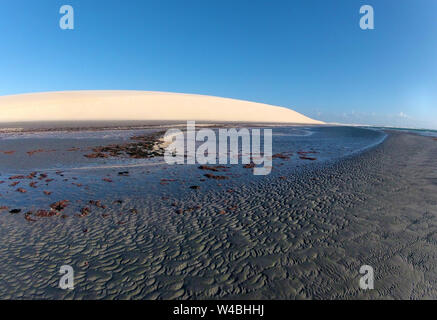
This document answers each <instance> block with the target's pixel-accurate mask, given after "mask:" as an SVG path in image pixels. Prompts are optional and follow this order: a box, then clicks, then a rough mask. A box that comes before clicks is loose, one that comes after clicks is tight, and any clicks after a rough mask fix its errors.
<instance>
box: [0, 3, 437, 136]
mask: <svg viewBox="0 0 437 320" xmlns="http://www.w3.org/2000/svg"><path fill="white" fill-rule="evenodd" d="M64 4H69V5H71V6H73V8H74V10H75V29H74V30H61V29H60V28H59V19H60V17H61V14H59V8H60V7H61V6H62V5H64ZM365 4H369V5H372V6H373V8H374V10H375V29H374V30H366V31H363V30H361V29H360V27H359V20H360V17H361V15H360V13H359V9H360V7H361V6H362V5H365ZM436 35H437V1H435V0H376V1H375V0H365V1H358V0H332V1H325V0H299V1H293V0H284V1H275V0H273V1H267V0H265V1H264V0H263V1H260V0H173V1H169V0H156V1H148V0H139V1H134V0H127V1H126V0H125V1H121V0H120V1H118V0H117V1H115V0H114V1H111V0H62V1H57V0H39V1H34V0H26V1H22V0H15V1H2V2H1V3H0V39H1V41H0V95H8V94H17V93H28V92H39V91H58V90H84V89H86V90H91V89H99V90H101V89H102V90H103V89H123V90H124V89H132V90H154V91H171V92H185V93H197V94H206V95H215V96H223V97H230V98H238V99H245V100H251V101H257V102H264V103H269V104H273V105H281V106H285V107H290V108H292V109H294V110H296V111H298V112H302V113H304V114H306V115H308V116H311V117H314V118H317V119H320V120H325V121H334V122H342V123H362V124H376V125H393V126H414V127H427V128H437V37H436Z"/></svg>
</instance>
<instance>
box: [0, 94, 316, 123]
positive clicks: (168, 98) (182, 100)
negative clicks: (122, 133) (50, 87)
mask: <svg viewBox="0 0 437 320" xmlns="http://www.w3.org/2000/svg"><path fill="white" fill-rule="evenodd" d="M76 120H77V121H85V120H183V121H185V120H198V121H200V120H204V121H247V122H279V123H299V124H322V123H323V122H321V121H316V120H313V119H310V118H308V117H306V116H304V115H302V114H300V113H297V112H295V111H293V110H290V109H287V108H283V107H276V106H271V105H267V104H261V103H255V102H249V101H242V100H235V99H227V98H219V97H211V96H203V95H193V94H180V93H165V92H148V91H65V92H46V93H32V94H21V95H11V96H1V97H0V122H20V121H76Z"/></svg>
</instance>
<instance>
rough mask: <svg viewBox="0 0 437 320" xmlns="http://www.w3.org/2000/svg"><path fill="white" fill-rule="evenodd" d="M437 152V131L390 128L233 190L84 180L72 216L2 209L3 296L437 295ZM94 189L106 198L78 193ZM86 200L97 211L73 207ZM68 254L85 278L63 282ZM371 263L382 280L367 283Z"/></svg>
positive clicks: (0, 275) (78, 275) (0, 280)
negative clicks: (108, 186)
mask: <svg viewBox="0 0 437 320" xmlns="http://www.w3.org/2000/svg"><path fill="white" fill-rule="evenodd" d="M436 156H437V141H434V140H432V139H430V138H428V137H420V136H415V135H411V134H400V133H391V134H390V136H389V138H388V139H387V140H386V141H385V142H384V143H383V144H381V145H379V146H378V147H376V148H374V149H372V150H369V151H367V152H365V153H362V154H360V155H357V156H353V157H350V158H348V159H346V160H342V161H339V162H335V163H333V164H330V165H327V166H317V165H314V166H308V167H307V168H305V169H302V172H301V173H299V174H295V173H293V174H291V173H289V174H287V172H281V176H279V175H277V174H276V175H274V174H273V175H271V176H268V177H265V178H264V179H258V180H254V181H252V182H251V183H244V184H238V183H236V184H232V190H231V191H230V190H229V188H228V186H226V187H221V188H219V187H214V188H203V186H202V189H200V190H191V189H189V188H188V187H187V186H185V188H184V190H185V191H184V192H180V193H178V194H177V195H175V193H174V192H173V191H172V190H173V189H171V188H173V187H172V183H171V182H170V183H169V184H168V185H166V184H164V185H159V186H155V188H156V190H155V191H154V192H151V193H133V194H132V196H130V197H126V196H125V197H123V199H120V200H122V203H114V200H117V199H116V198H115V196H116V194H117V193H116V189H117V187H118V184H117V181H118V180H117V181H114V182H113V185H114V191H113V193H111V192H109V193H104V192H102V193H99V192H98V191H92V192H91V191H88V192H87V191H79V190H82V189H80V188H78V189H77V191H75V192H77V193H78V195H77V197H76V198H75V197H74V195H73V196H72V198H73V199H74V200H73V201H72V202H73V203H71V204H70V206H69V207H68V208H67V209H68V210H70V211H68V210H67V209H66V213H67V214H68V215H69V217H68V218H65V219H62V218H61V217H55V218H54V219H52V218H46V219H44V220H38V221H37V222H28V221H26V220H24V219H23V218H22V217H21V218H17V215H14V214H10V213H9V212H7V211H1V212H0V256H1V257H2V258H1V259H0V298H2V299H7V298H30V299H40V298H44V299H46V298H47V299H54V298H55V299H115V298H116V299H218V298H227V299H228V298H241V299H246V298H249V299H258V298H266V299H295V298H298V299H334V298H340V299H352V298H437V283H436V281H437V270H436V267H435V265H436V262H435V261H436V258H437V257H436V256H437V219H436V214H437V173H436V172H437V170H436V169H437V162H436V161H435V159H436ZM68 178H70V176H68ZM122 178H123V179H130V178H133V177H130V178H129V177H122ZM122 178H120V179H122ZM146 179H147V177H146ZM127 181H128V180H127ZM127 183H128V182H127ZM211 183H212V182H211ZM214 183H216V182H214ZM229 183H231V182H229ZM177 184H180V185H183V181H179V182H177ZM132 185H135V183H133V184H132ZM217 186H218V185H217ZM165 188H169V189H168V190H167V189H165ZM74 190H76V189H74ZM163 190H164V191H163ZM166 190H167V191H166ZM55 192H56V190H55ZM80 192H82V193H80ZM79 193H80V194H79ZM105 194H107V195H106V197H104V195H105ZM85 195H86V197H85ZM97 195H98V198H99V199H101V200H102V203H104V204H107V205H108V207H107V208H106V209H103V208H97V207H95V206H94V207H92V206H90V205H89V204H87V203H86V202H85V203H81V202H80V201H81V200H79V199H94V198H95V197H97ZM157 195H159V196H157ZM42 196H43V195H42ZM42 196H41V197H42ZM0 199H1V198H0ZM83 201H85V200H83ZM83 206H90V207H92V213H91V214H89V215H88V216H86V218H79V217H77V216H75V214H77V213H78V211H77V210H78V209H79V208H80V207H83ZM75 210H76V211H75ZM21 214H22V213H21ZM66 264H68V265H71V266H73V268H74V270H75V289H74V290H61V289H60V288H58V282H59V279H60V274H59V268H60V266H61V265H66ZM363 264H368V265H371V266H373V267H374V270H375V290H373V291H362V290H360V289H359V286H358V280H359V277H360V274H359V268H360V266H361V265H363Z"/></svg>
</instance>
